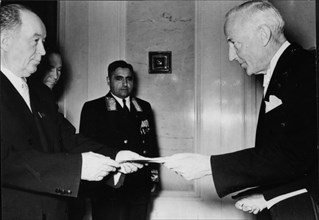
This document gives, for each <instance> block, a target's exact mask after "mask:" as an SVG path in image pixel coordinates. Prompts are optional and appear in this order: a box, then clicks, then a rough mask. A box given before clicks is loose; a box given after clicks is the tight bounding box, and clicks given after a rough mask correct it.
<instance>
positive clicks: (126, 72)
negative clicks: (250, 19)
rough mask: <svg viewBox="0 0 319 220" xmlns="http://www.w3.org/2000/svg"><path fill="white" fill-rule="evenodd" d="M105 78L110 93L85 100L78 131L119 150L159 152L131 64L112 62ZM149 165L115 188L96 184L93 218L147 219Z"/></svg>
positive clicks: (154, 168)
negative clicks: (138, 95)
mask: <svg viewBox="0 0 319 220" xmlns="http://www.w3.org/2000/svg"><path fill="white" fill-rule="evenodd" d="M107 82H108V85H109V86H110V91H109V93H107V94H106V95H105V96H103V97H101V98H98V99H95V100H92V101H88V102H86V103H85V104H84V106H83V109H82V113H81V122H80V131H81V132H82V133H83V134H85V135H86V136H88V137H91V138H93V139H94V140H96V141H98V142H101V143H104V144H107V145H112V146H118V148H119V150H131V151H134V152H137V153H139V154H141V155H143V156H146V157H154V156H158V152H157V151H158V149H157V143H156V139H155V133H154V124H153V114H152V109H151V106H150V104H149V103H148V102H146V101H143V100H141V99H139V98H137V97H134V96H133V90H134V85H135V75H134V70H133V67H132V65H130V64H128V63H126V62H125V61H122V60H118V61H114V62H112V63H111V64H110V65H109V67H108V77H107ZM152 169H153V172H154V171H155V172H156V167H153V165H152V164H150V165H149V166H145V167H144V168H143V169H141V170H139V172H138V173H135V174H130V175H127V176H126V177H125V181H124V184H123V186H122V187H120V188H118V189H113V188H111V187H104V186H96V189H95V191H97V194H96V195H95V196H93V197H92V216H93V219H94V220H97V219H112V220H143V219H146V217H147V208H148V205H149V203H150V193H151V187H152V180H151V172H152ZM97 185H98V184H97Z"/></svg>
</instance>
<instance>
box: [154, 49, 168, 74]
mask: <svg viewBox="0 0 319 220" xmlns="http://www.w3.org/2000/svg"><path fill="white" fill-rule="evenodd" d="M148 59H149V73H151V74H161V73H162V74H167V73H172V52H171V51H150V52H149V53H148Z"/></svg>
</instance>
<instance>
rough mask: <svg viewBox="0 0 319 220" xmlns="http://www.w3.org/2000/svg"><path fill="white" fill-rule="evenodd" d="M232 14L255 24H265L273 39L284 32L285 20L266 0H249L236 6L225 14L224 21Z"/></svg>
mask: <svg viewBox="0 0 319 220" xmlns="http://www.w3.org/2000/svg"><path fill="white" fill-rule="evenodd" d="M233 16H240V17H241V18H244V19H245V20H249V21H251V22H256V25H261V24H265V25H267V26H268V27H269V28H270V30H271V31H272V34H273V35H274V37H275V39H279V38H280V37H281V36H282V35H283V33H284V26H285V22H284V20H283V18H282V16H281V14H280V13H279V11H278V10H277V9H276V8H275V7H274V6H273V5H272V4H271V3H270V2H268V1H266V0H251V1H247V2H245V3H243V4H241V5H239V6H236V7H235V8H233V9H231V10H230V11H229V12H228V13H227V14H226V15H225V17H226V22H227V21H228V19H230V18H231V17H233ZM257 21H259V22H257ZM225 24H226V23H225Z"/></svg>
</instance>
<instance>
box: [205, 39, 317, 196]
mask: <svg viewBox="0 0 319 220" xmlns="http://www.w3.org/2000/svg"><path fill="white" fill-rule="evenodd" d="M274 96H275V97H277V98H278V99H280V100H281V101H282V104H281V105H279V106H278V107H276V108H274V109H273V110H271V111H269V112H267V113H265V101H268V100H269V99H270V100H271V97H274ZM316 114H317V111H316V65H315V59H314V56H313V54H312V53H310V52H309V51H305V50H303V49H302V48H300V47H299V46H297V45H295V44H291V45H290V46H289V47H288V48H287V49H286V50H285V51H284V53H283V54H282V55H281V57H280V58H279V60H278V62H277V65H276V67H275V70H274V73H273V76H272V78H271V81H270V84H269V87H268V90H267V93H266V96H265V99H263V100H262V104H261V109H260V113H259V119H258V126H257V132H256V143H255V147H254V148H250V149H245V150H241V151H237V152H233V153H229V154H225V155H213V156H212V157H211V166H212V172H213V179H214V182H215V186H216V190H217V193H218V195H219V196H221V197H223V196H225V195H227V194H230V193H232V192H235V191H238V190H243V189H246V188H249V187H257V188H256V189H254V190H252V191H250V193H255V192H260V193H263V194H264V196H265V199H266V200H269V199H271V198H273V197H276V196H278V195H281V194H284V193H288V192H291V191H294V190H297V189H302V188H306V189H307V190H308V191H309V192H310V194H311V195H312V196H313V197H314V198H315V199H316V200H317V201H318V195H319V194H318V183H317V180H318V178H317V176H316V174H317V168H318V165H317V152H316V135H317V129H316Z"/></svg>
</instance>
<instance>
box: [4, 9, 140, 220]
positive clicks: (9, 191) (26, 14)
mask: <svg viewBox="0 0 319 220" xmlns="http://www.w3.org/2000/svg"><path fill="white" fill-rule="evenodd" d="M0 27H1V73H0V129H1V130H0V131H1V168H2V169H1V175H2V176H1V179H2V187H1V189H2V190H1V193H2V200H1V202H2V219H5V220H9V219H21V220H31V219H32V220H45V219H46V220H57V219H59V220H63V219H67V218H68V217H67V215H68V213H67V212H68V210H67V202H68V198H72V197H76V196H77V194H78V190H79V184H80V180H87V181H99V180H102V179H103V178H104V177H105V176H107V175H109V174H110V173H111V172H115V171H116V172H118V171H121V172H124V173H127V172H132V171H136V170H137V169H138V168H140V167H141V166H140V165H139V166H138V165H136V164H132V163H126V164H125V165H123V166H122V165H120V164H119V163H118V162H117V161H115V160H113V159H111V158H110V157H112V158H115V157H117V158H118V159H119V160H123V159H133V158H140V156H139V155H138V154H136V153H133V152H130V151H119V150H118V149H113V148H109V147H106V146H104V145H101V144H98V143H96V142H93V141H90V140H89V139H85V138H84V139H81V138H78V135H76V134H75V133H74V132H70V131H69V130H68V129H69V128H66V127H65V126H64V123H61V120H60V119H59V117H58V112H57V107H56V104H55V101H54V99H53V97H52V94H51V91H50V90H49V89H48V88H47V87H46V86H44V85H43V84H42V83H41V82H36V81H34V82H27V78H28V77H29V76H30V75H31V74H32V73H34V72H35V71H36V69H37V65H38V64H39V62H40V60H41V56H43V55H44V54H45V49H44V45H43V42H44V40H45V37H46V29H45V26H44V24H43V23H42V21H41V19H40V18H39V17H38V16H37V15H36V14H35V13H33V12H32V11H31V10H30V9H27V8H26V7H24V6H22V5H17V4H13V5H7V6H3V7H1V8H0ZM64 133H67V134H68V135H67V136H68V137H67V138H68V139H74V140H75V141H72V143H77V144H71V145H66V144H65V142H64V135H62V134H64ZM90 151H96V152H98V153H93V152H90ZM83 152H84V153H83ZM102 154H103V155H102ZM104 155H107V156H104Z"/></svg>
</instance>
